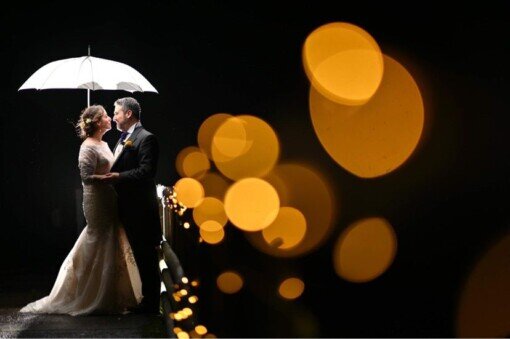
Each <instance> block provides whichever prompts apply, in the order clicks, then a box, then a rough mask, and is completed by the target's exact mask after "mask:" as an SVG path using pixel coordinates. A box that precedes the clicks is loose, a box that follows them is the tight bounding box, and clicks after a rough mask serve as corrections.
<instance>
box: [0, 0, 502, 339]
mask: <svg viewBox="0 0 510 339" xmlns="http://www.w3.org/2000/svg"><path fill="white" fill-rule="evenodd" d="M447 6H448V7H447ZM507 14H508V8H507V6H506V5H504V4H503V2H493V3H489V2H482V3H477V4H476V5H467V4H466V3H465V2H463V3H459V4H451V3H450V4H448V3H447V2H414V3H412V4H411V3H406V4H397V3H384V2H378V3H371V2H356V4H354V3H353V2H343V1H330V2H326V1H309V2H305V1H302V2H299V1H298V2H289V3H288V4H285V5H284V4H283V3H282V2H278V1H274V2H270V1H237V2H234V1H232V2H215V1H191V2H190V1H169V2H163V1H140V2H138V3H131V2H129V3H128V2H116V3H96V2H93V1H87V2H77V1H63V2H57V1H51V2H45V3H42V2H40V3H34V4H28V3H26V2H21V1H20V2H16V3H10V4H9V5H8V6H7V7H5V8H3V9H2V14H1V15H2V19H1V21H2V22H1V27H2V30H1V37H2V40H1V41H2V44H1V53H2V55H1V58H2V59H1V67H2V73H1V74H2V79H1V80H2V81H1V83H2V87H3V89H2V91H1V93H2V94H1V98H2V100H1V103H2V104H1V106H0V109H1V112H0V114H1V118H0V124H1V132H0V133H1V138H0V152H1V154H2V166H1V167H0V171H1V172H0V178H1V181H0V182H1V200H0V201H1V214H0V215H1V226H0V227H1V232H0V234H1V238H0V239H1V240H0V250H1V252H0V267H1V272H2V273H1V275H2V276H6V275H12V274H18V273H17V272H20V271H21V272H24V271H28V270H31V271H32V272H36V274H41V276H43V275H44V276H51V277H52V279H53V278H54V276H55V275H56V273H57V271H58V268H59V266H60V264H61V262H62V260H63V259H64V257H65V255H66V254H67V253H68V251H69V250H70V248H71V247H72V244H73V243H74V241H75V239H76V237H77V234H78V233H77V232H78V230H79V228H80V223H81V222H82V216H81V210H80V209H79V196H80V194H81V193H80V187H81V183H80V179H79V173H78V169H77V152H78V148H79V144H80V140H79V139H78V138H77V137H76V136H75V132H74V129H73V127H72V125H71V123H72V122H75V121H76V119H77V117H78V115H79V113H80V111H81V109H83V108H84V107H85V106H86V91H85V90H45V91H40V92H37V91H32V90H29V91H22V92H18V91H17V89H18V88H19V87H20V86H21V85H22V84H23V82H24V81H25V80H26V79H27V78H28V77H29V76H30V75H31V74H32V73H33V72H35V71H36V70H37V69H38V68H39V67H41V66H43V65H44V64H46V63H48V62H50V61H54V60H58V59H64V58H70V57H78V56H82V55H85V54H86V52H87V46H88V45H89V44H90V45H91V48H92V55H94V56H97V57H102V58H106V59H113V60H116V61H120V62H124V63H127V64H129V65H131V66H133V67H134V68H136V69H137V70H138V71H140V72H141V73H142V74H143V75H145V76H146V77H147V79H148V80H149V81H150V82H151V83H152V84H153V85H154V86H155V87H156V88H157V89H158V91H159V94H154V93H135V94H134V95H133V96H134V97H136V98H138V99H139V101H140V102H141V105H142V115H143V124H144V126H145V127H146V128H147V129H149V130H150V131H152V132H153V133H155V134H156V135H158V137H159V140H160V143H161V159H160V163H159V169H158V175H157V181H158V183H161V184H164V185H172V184H173V183H175V181H176V180H177V179H178V175H177V173H176V171H175V168H174V161H175V157H176V155H177V153H178V152H179V151H180V150H181V149H182V148H184V147H186V146H190V145H195V144H196V134H197V131H198V128H199V126H200V124H201V122H202V121H203V120H204V119H205V118H207V117H208V116H210V115H212V114H214V113H218V112H227V113H231V114H244V113H248V114H253V115H256V116H259V117H261V118H263V119H264V120H266V121H267V122H268V123H270V124H271V125H272V126H273V127H274V129H275V130H276V132H277V133H278V135H279V138H280V141H281V144H282V145H281V148H282V153H281V161H283V162H284V161H303V162H307V163H310V164H313V166H314V167H315V168H316V169H318V170H320V171H321V172H322V173H324V174H325V175H326V176H327V177H328V178H329V180H330V184H331V187H332V188H333V190H334V192H335V194H337V195H338V196H339V200H340V201H341V206H338V208H339V219H338V220H337V222H336V224H335V230H334V232H333V234H332V236H331V237H330V238H329V239H328V241H326V242H325V243H324V244H323V245H322V247H320V248H319V249H317V250H316V251H315V252H312V253H310V254H308V255H306V256H304V257H301V258H294V259H277V258H272V257H269V256H267V255H265V254H262V253H259V252H257V251H256V250H255V249H253V248H252V247H251V245H250V244H249V243H248V242H247V241H246V240H244V238H243V237H242V236H241V235H240V234H239V232H236V231H235V230H232V231H231V232H232V235H231V239H233V240H229V241H227V242H226V243H224V244H223V245H222V246H219V247H217V248H209V247H207V246H206V245H203V246H202V245H201V246H196V244H191V243H192V242H193V241H192V240H191V238H188V239H186V238H182V240H183V241H189V248H193V250H196V252H195V253H194V255H193V256H192V257H189V256H188V257H184V258H182V261H183V264H184V265H185V267H184V268H185V270H188V271H189V272H193V273H192V274H194V275H195V277H196V278H200V279H201V280H202V281H203V284H202V287H201V288H202V295H203V298H202V299H201V305H200V307H201V312H202V313H201V315H202V317H203V319H204V323H205V324H206V326H208V328H209V329H210V330H211V331H212V332H214V333H216V334H217V335H221V336H323V337H325V336H329V337H331V336H332V337H359V336H362V337H385V336H390V337H396V336H409V337H417V336H418V337H423V336H425V337H430V336H433V337H436V336H439V337H449V336H455V321H456V314H457V304H458V298H459V295H460V293H461V291H462V285H463V283H464V282H465V279H466V278H467V276H468V275H469V272H470V270H471V269H472V267H473V264H474V263H475V262H476V259H477V258H478V257H479V256H480V255H482V254H483V253H484V251H486V250H487V248H488V247H489V246H490V245H491V244H492V243H494V241H496V240H497V239H498V238H499V237H500V236H502V235H503V234H504V233H505V232H507V230H508V225H509V220H508V219H509V218H508V212H507V211H508V208H507V206H508V188H509V184H508V179H507V173H508V170H509V165H510V164H509V160H508V159H509V152H508V147H507V140H508V139H507V136H508V135H509V130H508V122H509V118H508V112H509V110H508V102H507V101H508V100H507V98H508V93H507V92H508V89H509V85H508V81H509V77H508V75H509V73H508V71H509V67H508V63H509V61H508V54H507V52H506V50H507V49H508V47H510V46H509V44H510V43H509V39H508V24H509V22H508V18H507ZM336 21H344V22H350V23H353V24H356V25H358V26H360V27H362V28H364V29H365V30H366V31H367V32H369V33H370V34H371V35H372V36H373V37H374V39H375V40H376V41H377V42H378V43H379V46H380V47H381V50H382V51H383V52H384V53H386V54H387V55H389V56H391V57H393V58H395V59H396V60H398V61H399V62H400V63H401V64H402V65H404V66H405V67H406V68H407V69H408V70H409V71H410V72H411V74H412V75H413V76H414V78H415V80H416V82H417V84H418V86H419V87H420V89H421V91H422V95H423V99H424V104H425V110H426V123H427V133H426V134H424V136H423V138H422V140H421V143H420V145H419V147H418V148H417V150H416V152H415V154H414V155H413V156H412V157H411V158H410V159H409V161H408V162H406V163H405V164H404V165H403V166H402V167H400V168H399V169H398V170H396V171H395V172H393V173H390V174H388V175H387V176H384V177H381V178H378V179H372V180H363V179H359V178H356V177H354V176H352V175H350V174H349V173H348V172H346V171H345V170H343V169H342V168H340V167H339V166H338V165H336V163H335V162H334V161H332V160H331V159H330V158H329V157H328V155H327V154H326V153H325V152H324V151H323V149H322V147H321V145H320V144H319V143H318V141H317V139H316V137H315V134H314V132H313V128H312V125H311V122H310V118H309V113H308V90H309V83H308V80H307V78H306V76H305V74H304V71H303V68H302V64H301V48H302V44H303V42H304V40H305V38H306V36H307V35H308V34H309V33H310V32H312V31H313V30H314V29H315V28H317V27H319V26H321V25H323V24H326V23H329V22H336ZM126 95H128V93H127V92H109V91H97V92H91V98H92V99H91V103H98V104H103V105H104V106H105V107H106V108H107V109H108V112H109V113H112V107H113V102H114V101H115V99H117V98H118V97H121V96H126ZM117 138H118V132H117V131H112V132H110V133H108V134H107V135H106V140H107V141H108V142H109V143H110V144H114V143H115V141H116V139H117ZM77 206H78V207H77ZM372 215H380V216H383V217H385V218H386V219H388V220H389V221H390V222H391V224H392V225H393V227H394V228H395V231H396V233H397V237H398V241H399V243H398V245H399V247H398V252H397V256H396V259H395V261H394V263H393V265H392V266H391V267H390V269H389V270H388V271H387V272H386V273H384V274H383V275H382V276H381V277H379V278H378V279H376V280H374V281H372V282H369V283H366V284H352V283H348V282H346V281H343V280H342V279H340V278H339V277H338V276H336V275H335V274H334V270H333V268H332V262H331V250H332V248H333V245H334V242H335V240H336V239H337V236H338V235H339V234H340V232H341V231H342V230H343V229H344V228H345V227H346V226H347V225H349V224H350V223H351V222H353V221H355V220H358V219H359V218H362V217H366V216H372ZM181 245H182V244H181ZM181 255H189V251H188V253H187V254H186V252H183V253H181ZM225 268H234V269H237V270H239V271H240V272H243V274H245V276H246V279H247V281H246V288H245V289H244V290H243V292H242V293H240V294H238V295H236V296H229V297H226V296H222V295H220V294H218V293H217V292H215V291H214V288H213V286H212V287H211V284H214V278H215V275H216V274H217V273H218V272H220V271H221V270H223V269H225ZM284 272H286V273H287V272H291V273H294V274H297V275H299V276H301V277H302V278H303V280H304V282H305V284H306V289H305V293H304V294H303V296H302V297H301V298H300V299H298V300H297V301H294V302H283V301H281V300H278V298H276V297H274V295H273V291H274V289H275V286H276V282H277V281H278V278H279V277H280V275H281V274H283V273H284ZM0 279H1V278H0ZM250 279H251V280H250ZM50 286H51V285H49V286H48V288H49V287H50ZM48 292H49V291H48ZM4 293H8V291H7V292H5V291H4ZM18 306H22V305H18ZM326 307H332V310H333V311H331V310H329V311H328V310H327V309H326ZM308 324H312V325H310V326H308ZM314 324H315V325H314Z"/></svg>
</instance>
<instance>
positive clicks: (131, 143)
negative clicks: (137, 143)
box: [124, 140, 133, 148]
mask: <svg viewBox="0 0 510 339" xmlns="http://www.w3.org/2000/svg"><path fill="white" fill-rule="evenodd" d="M129 147H133V142H132V141H131V140H126V141H124V148H129Z"/></svg>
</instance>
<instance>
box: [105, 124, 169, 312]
mask: <svg viewBox="0 0 510 339" xmlns="http://www.w3.org/2000/svg"><path fill="white" fill-rule="evenodd" d="M158 157H159V144H158V141H157V139H156V136H155V135H153V134H152V133H150V132H148V131H147V130H145V129H144V128H143V127H142V126H138V127H136V128H135V129H134V131H133V133H132V134H131V135H130V136H129V138H128V140H126V141H125V144H124V148H123V150H122V152H121V153H120V154H119V156H118V157H117V159H116V160H115V162H114V164H113V166H112V168H111V172H118V173H119V180H118V181H117V182H116V183H115V185H114V186H115V190H116V191H117V194H118V199H119V200H118V201H119V215H120V219H121V222H122V224H123V225H124V228H125V230H126V234H127V236H128V239H129V242H130V244H131V247H132V249H133V253H134V256H135V260H136V263H137V265H138V269H139V270H140V276H141V278H142V293H143V295H144V300H143V303H144V304H145V305H146V306H147V307H148V308H150V309H151V310H154V311H155V310H157V309H158V305H159V288H160V281H159V273H158V255H157V252H156V246H157V245H158V244H159V242H160V241H161V225H160V220H159V207H158V200H157V195H156V185H155V182H154V176H155V174H156V168H157V163H158Z"/></svg>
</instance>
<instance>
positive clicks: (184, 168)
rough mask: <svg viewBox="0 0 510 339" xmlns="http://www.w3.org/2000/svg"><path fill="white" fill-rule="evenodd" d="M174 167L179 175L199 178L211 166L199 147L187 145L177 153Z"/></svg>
mask: <svg viewBox="0 0 510 339" xmlns="http://www.w3.org/2000/svg"><path fill="white" fill-rule="evenodd" d="M175 168H176V169H177V173H179V175H180V176H181V177H190V178H195V179H199V178H202V177H203V176H204V174H205V173H206V172H207V171H208V170H209V169H210V168H211V164H210V162H209V159H208V158H207V155H206V154H205V153H203V152H202V150H201V149H200V148H198V147H195V146H189V147H186V148H184V149H183V150H182V151H180V152H179V154H177V157H176V159H175Z"/></svg>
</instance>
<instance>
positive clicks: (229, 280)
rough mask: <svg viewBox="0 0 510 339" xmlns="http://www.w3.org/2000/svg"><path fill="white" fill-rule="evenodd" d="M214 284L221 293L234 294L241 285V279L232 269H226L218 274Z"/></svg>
mask: <svg viewBox="0 0 510 339" xmlns="http://www.w3.org/2000/svg"><path fill="white" fill-rule="evenodd" d="M216 285H217V286H218V288H219V289H220V291H222V292H223V293H227V294H234V293H237V292H239V290H240V289H241V288H242V287H243V279H242V278H241V276H240V275H239V274H238V273H237V272H234V271H226V272H223V273H222V274H220V275H219V276H218V278H217V279H216Z"/></svg>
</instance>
